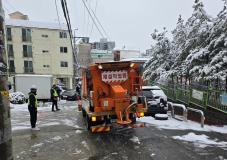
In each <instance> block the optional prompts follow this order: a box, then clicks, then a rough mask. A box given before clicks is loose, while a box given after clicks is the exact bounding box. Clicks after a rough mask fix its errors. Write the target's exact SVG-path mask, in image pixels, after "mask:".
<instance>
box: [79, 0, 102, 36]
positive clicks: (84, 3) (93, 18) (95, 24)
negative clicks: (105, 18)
mask: <svg viewBox="0 0 227 160" xmlns="http://www.w3.org/2000/svg"><path fill="white" fill-rule="evenodd" d="M82 2H83V3H84V6H85V8H86V9H87V11H88V14H89V15H90V17H91V19H92V21H93V23H94V24H95V27H96V28H97V30H98V31H99V33H100V35H101V36H102V38H104V35H103V33H102V32H101V30H100V29H99V27H98V25H97V23H96V22H95V19H94V18H93V16H92V14H91V12H90V10H89V8H88V7H87V5H86V3H85V1H84V0H82Z"/></svg>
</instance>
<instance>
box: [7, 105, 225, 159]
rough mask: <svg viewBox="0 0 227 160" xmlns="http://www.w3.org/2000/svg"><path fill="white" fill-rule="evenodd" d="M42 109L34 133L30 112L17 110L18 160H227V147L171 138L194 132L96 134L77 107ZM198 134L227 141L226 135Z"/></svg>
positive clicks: (125, 130) (148, 130)
mask: <svg viewBox="0 0 227 160" xmlns="http://www.w3.org/2000/svg"><path fill="white" fill-rule="evenodd" d="M43 107H44V109H43V110H41V111H40V112H39V113H38V126H39V127H40V129H41V130H40V131H31V130H30V128H29V113H28V111H26V110H14V109H12V111H11V117H12V128H13V152H14V159H15V160H203V159H204V160H224V159H227V151H226V150H225V148H220V147H216V146H209V147H206V148H200V147H198V146H196V145H195V143H191V142H185V141H180V140H175V139H173V138H172V136H181V135H185V134H187V133H189V132H192V131H190V130H184V131H180V130H166V129H157V128H156V127H154V126H151V125H149V124H146V126H145V127H143V128H134V129H132V128H122V127H121V126H117V125H115V126H114V128H113V129H112V130H111V131H110V132H108V133H96V134H94V133H90V132H88V131H87V130H86V129H85V124H84V120H83V117H82V114H81V112H79V111H77V107H76V104H75V102H62V103H61V104H60V108H61V111H59V112H51V108H50V104H45V105H44V106H43ZM166 123H168V121H166ZM18 128H19V129H18ZM193 132H194V133H198V134H206V135H207V136H209V137H211V138H213V139H215V138H218V139H219V140H220V141H226V142H227V136H226V135H225V134H221V133H214V132H210V133H208V132H204V133H203V132H196V131H193Z"/></svg>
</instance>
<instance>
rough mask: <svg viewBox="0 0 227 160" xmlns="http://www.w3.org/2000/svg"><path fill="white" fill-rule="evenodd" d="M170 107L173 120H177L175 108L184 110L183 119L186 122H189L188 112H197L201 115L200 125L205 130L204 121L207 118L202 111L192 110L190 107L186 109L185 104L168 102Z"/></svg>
mask: <svg viewBox="0 0 227 160" xmlns="http://www.w3.org/2000/svg"><path fill="white" fill-rule="evenodd" d="M168 107H170V108H171V116H172V117H173V118H175V112H174V108H175V107H178V108H182V109H183V118H184V121H185V122H187V120H188V111H193V112H197V113H199V114H200V115H201V118H200V123H201V127H202V128H204V121H205V116H204V113H203V111H202V110H199V109H194V108H190V107H187V108H186V107H185V105H183V104H177V103H172V102H168Z"/></svg>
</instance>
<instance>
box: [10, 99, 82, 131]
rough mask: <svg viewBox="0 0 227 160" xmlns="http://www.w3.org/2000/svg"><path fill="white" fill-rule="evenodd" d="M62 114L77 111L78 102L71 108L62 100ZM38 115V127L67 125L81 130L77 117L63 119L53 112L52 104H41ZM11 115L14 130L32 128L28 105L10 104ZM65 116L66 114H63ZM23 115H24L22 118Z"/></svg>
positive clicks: (60, 103) (73, 103)
mask: <svg viewBox="0 0 227 160" xmlns="http://www.w3.org/2000/svg"><path fill="white" fill-rule="evenodd" d="M58 104H59V108H60V109H61V111H60V112H65V111H68V112H69V111H75V112H78V111H77V109H78V108H77V105H76V102H72V105H71V106H66V105H65V104H66V101H64V100H61V101H60V102H59V103H58ZM39 106H40V107H38V113H37V119H38V120H37V125H38V126H39V127H46V126H54V125H65V126H70V127H74V128H80V126H78V125H76V120H77V118H76V117H72V116H68V117H67V116H66V118H64V119H63V118H61V116H62V115H58V114H56V113H53V112H51V103H46V104H44V105H43V104H42V103H40V104H39ZM10 108H11V113H12V120H11V123H12V130H13V131H16V130H24V129H29V128H30V120H29V119H30V115H29V112H28V104H26V103H25V104H10ZM51 114H56V116H54V117H53V116H51ZM63 114H64V113H63ZM21 115H23V116H22V117H21Z"/></svg>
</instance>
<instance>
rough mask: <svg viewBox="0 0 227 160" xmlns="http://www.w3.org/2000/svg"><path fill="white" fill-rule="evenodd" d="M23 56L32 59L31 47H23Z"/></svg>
mask: <svg viewBox="0 0 227 160" xmlns="http://www.w3.org/2000/svg"><path fill="white" fill-rule="evenodd" d="M23 55H24V57H32V46H30V45H23Z"/></svg>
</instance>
